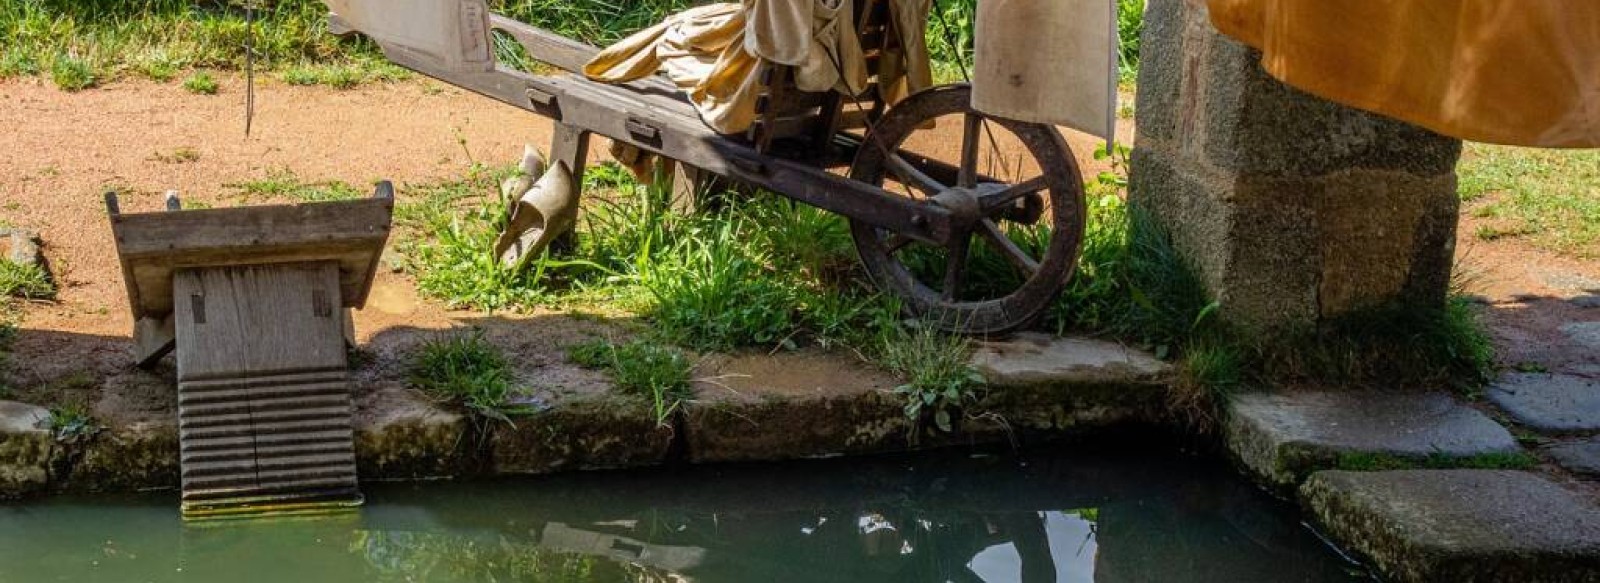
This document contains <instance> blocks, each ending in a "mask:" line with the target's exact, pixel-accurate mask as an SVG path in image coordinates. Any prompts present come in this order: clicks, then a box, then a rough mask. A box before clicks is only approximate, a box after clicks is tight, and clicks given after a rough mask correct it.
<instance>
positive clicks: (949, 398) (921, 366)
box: [879, 326, 984, 439]
mask: <svg viewBox="0 0 1600 583" xmlns="http://www.w3.org/2000/svg"><path fill="white" fill-rule="evenodd" d="M879 353H880V359H881V362H882V364H883V367H884V368H886V369H888V370H889V371H890V372H893V373H895V374H896V375H899V376H900V377H901V378H904V379H906V382H905V384H903V385H900V386H898V387H895V389H894V392H895V394H896V395H900V396H901V397H903V398H904V399H905V414H906V417H907V418H908V419H910V420H911V421H912V422H913V425H912V435H911V437H912V438H913V439H915V437H916V435H917V434H918V433H919V432H920V430H921V428H922V426H923V423H925V422H927V421H931V422H932V424H933V426H934V427H935V428H937V429H938V430H940V431H943V432H946V433H949V432H951V431H954V430H955V425H954V419H955V415H956V414H958V413H959V412H960V411H961V408H962V407H963V406H965V405H967V404H970V403H973V402H976V401H977V398H978V397H977V389H978V388H980V387H982V386H983V383H984V381H983V377H982V376H981V375H979V374H978V372H977V371H976V370H974V369H973V368H972V365H971V364H970V357H971V356H972V346H971V345H970V344H969V343H968V342H967V339H966V338H963V337H961V336H954V335H949V334H944V333H941V332H939V331H937V330H935V329H933V327H932V326H917V327H915V328H913V329H911V330H907V329H905V328H903V327H890V328H886V329H885V330H884V332H883V336H882V338H881V345H880V347H879Z"/></svg>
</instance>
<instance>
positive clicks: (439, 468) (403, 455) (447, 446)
mask: <svg viewBox="0 0 1600 583" xmlns="http://www.w3.org/2000/svg"><path fill="white" fill-rule="evenodd" d="M351 423H352V425H354V428H355V447H356V471H357V472H358V473H359V475H360V476H361V479H363V480H369V479H378V480H415V479H426V478H450V477H456V476H459V475H461V474H462V473H464V472H465V471H466V470H468V469H469V468H468V466H469V465H471V461H472V459H473V458H472V455H471V452H472V451H473V449H472V448H474V447H475V446H476V445H477V444H476V443H474V440H473V439H471V436H470V435H469V428H470V427H469V423H470V422H469V421H468V419H467V418H466V416H464V415H462V414H460V413H456V412H453V411H448V410H445V409H444V408H442V407H440V406H439V405H438V404H436V403H434V402H433V401H430V400H429V399H428V398H427V397H426V396H425V395H423V394H421V393H420V392H418V391H416V390H413V389H407V388H404V387H400V386H390V387H383V388H379V389H377V390H374V391H372V392H370V393H367V394H365V395H363V396H361V397H360V398H358V399H357V400H356V412H355V415H354V417H353V418H352V419H351Z"/></svg>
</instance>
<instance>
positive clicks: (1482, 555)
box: [1300, 470, 1600, 583]
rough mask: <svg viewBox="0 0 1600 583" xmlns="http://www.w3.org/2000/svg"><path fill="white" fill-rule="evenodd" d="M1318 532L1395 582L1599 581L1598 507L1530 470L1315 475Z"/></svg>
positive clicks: (1310, 485)
mask: <svg viewBox="0 0 1600 583" xmlns="http://www.w3.org/2000/svg"><path fill="white" fill-rule="evenodd" d="M1300 497H1301V500H1302V502H1304V504H1305V505H1306V506H1307V507H1308V508H1309V509H1310V510H1311V513H1312V514H1313V516H1314V518H1315V520H1316V522H1317V524H1318V525H1319V526H1320V527H1321V529H1322V531H1323V532H1324V533H1326V534H1328V535H1329V536H1331V537H1332V538H1333V540H1334V541H1335V542H1337V543H1338V544H1340V545H1341V546H1343V547H1345V548H1347V549H1349V550H1352V551H1355V553H1356V554H1358V555H1360V556H1361V557H1363V558H1364V559H1366V560H1367V561H1369V562H1370V563H1371V564H1373V565H1375V566H1376V567H1377V568H1378V570H1379V571H1381V572H1382V573H1383V574H1384V575H1385V576H1387V577H1389V578H1391V579H1392V580H1394V581H1397V582H1399V583H1411V582H1430V583H1431V582H1446V581H1450V582H1454V581H1473V582H1479V583H1501V582H1504V583H1513V582H1515V583H1540V582H1567V581H1573V582H1577V581H1600V508H1597V507H1596V506H1595V503H1594V502H1592V501H1591V500H1590V499H1588V498H1587V497H1586V496H1584V495H1580V494H1577V493H1575V492H1572V491H1570V490H1567V489H1565V488H1562V487H1561V486H1559V485H1557V484H1556V483H1554V482H1551V481H1550V480H1549V479H1546V478H1545V477H1543V476H1540V475H1538V474H1535V473H1532V472H1522V471H1508V470H1400V471H1388V472H1345V471H1324V472H1318V473H1315V474H1313V475H1312V476H1311V478H1310V479H1309V480H1307V481H1306V483H1305V485H1304V486H1302V487H1301V488H1300Z"/></svg>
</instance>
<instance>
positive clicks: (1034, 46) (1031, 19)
mask: <svg viewBox="0 0 1600 583" xmlns="http://www.w3.org/2000/svg"><path fill="white" fill-rule="evenodd" d="M1116 26H1117V18H1116V4H1115V0H982V1H980V2H978V18H977V24H976V27H975V28H976V31H975V32H974V41H975V42H974V44H975V45H976V46H975V53H974V56H973V61H974V66H973V74H972V107H973V109H976V110H978V111H981V112H983V113H986V114H989V115H994V116H998V117H1004V118H1010V119H1016V120H1021V121H1028V122H1036V123H1048V124H1055V125H1062V126H1067V127H1070V128H1073V129H1076V130H1080V131H1084V132H1088V133H1090V134H1093V135H1096V136H1099V137H1101V138H1104V139H1106V140H1110V139H1112V137H1113V135H1114V134H1115V133H1116V119H1117V31H1116Z"/></svg>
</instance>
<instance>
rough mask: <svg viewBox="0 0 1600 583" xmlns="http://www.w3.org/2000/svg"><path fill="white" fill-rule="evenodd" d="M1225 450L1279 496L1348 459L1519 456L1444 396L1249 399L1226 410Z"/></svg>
mask: <svg viewBox="0 0 1600 583" xmlns="http://www.w3.org/2000/svg"><path fill="white" fill-rule="evenodd" d="M1227 408H1228V419H1227V422H1226V423H1225V424H1224V429H1223V431H1224V438H1225V439H1226V442H1227V446H1228V449H1229V450H1230V451H1231V452H1232V453H1233V454H1234V455H1235V456H1236V457H1237V458H1238V459H1239V461H1240V462H1241V463H1242V464H1243V465H1244V466H1245V468H1246V469H1248V470H1249V471H1250V472H1251V473H1253V474H1254V475H1255V476H1256V477H1257V478H1259V479H1261V480H1262V481H1264V482H1266V483H1267V484H1269V485H1272V486H1276V487H1279V488H1285V487H1291V486H1294V485H1296V484H1298V483H1299V482H1300V481H1301V480H1303V479H1304V478H1305V477H1306V476H1307V475H1309V474H1310V473H1311V472H1314V471H1317V470H1324V469H1331V468H1335V467H1338V463H1339V458H1340V456H1341V455H1345V454H1355V453H1370V454H1384V455H1391V456H1396V457H1402V458H1411V459H1425V458H1430V457H1435V456H1446V457H1452V458H1460V457H1469V456H1474V455H1482V454H1492V453H1513V452H1518V451H1521V449H1520V448H1519V447H1518V445H1517V441H1516V439H1515V438H1513V437H1512V435H1511V433H1510V432H1509V431H1506V429H1505V428H1504V427H1501V426H1500V425H1499V424H1497V423H1495V422H1494V421H1493V420H1491V419H1489V418H1488V417H1487V416H1485V415H1483V414H1482V413H1479V412H1478V411H1477V410H1475V409H1472V408H1471V407H1467V406H1465V405H1462V404H1461V403H1458V402H1456V400H1455V399H1453V398H1451V397H1450V396H1449V395H1445V394H1443V393H1392V392H1385V393H1374V392H1353V391H1300V392H1292V393H1246V394H1241V395H1237V396H1235V397H1234V398H1233V399H1231V400H1230V401H1229V403H1228V406H1227Z"/></svg>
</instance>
